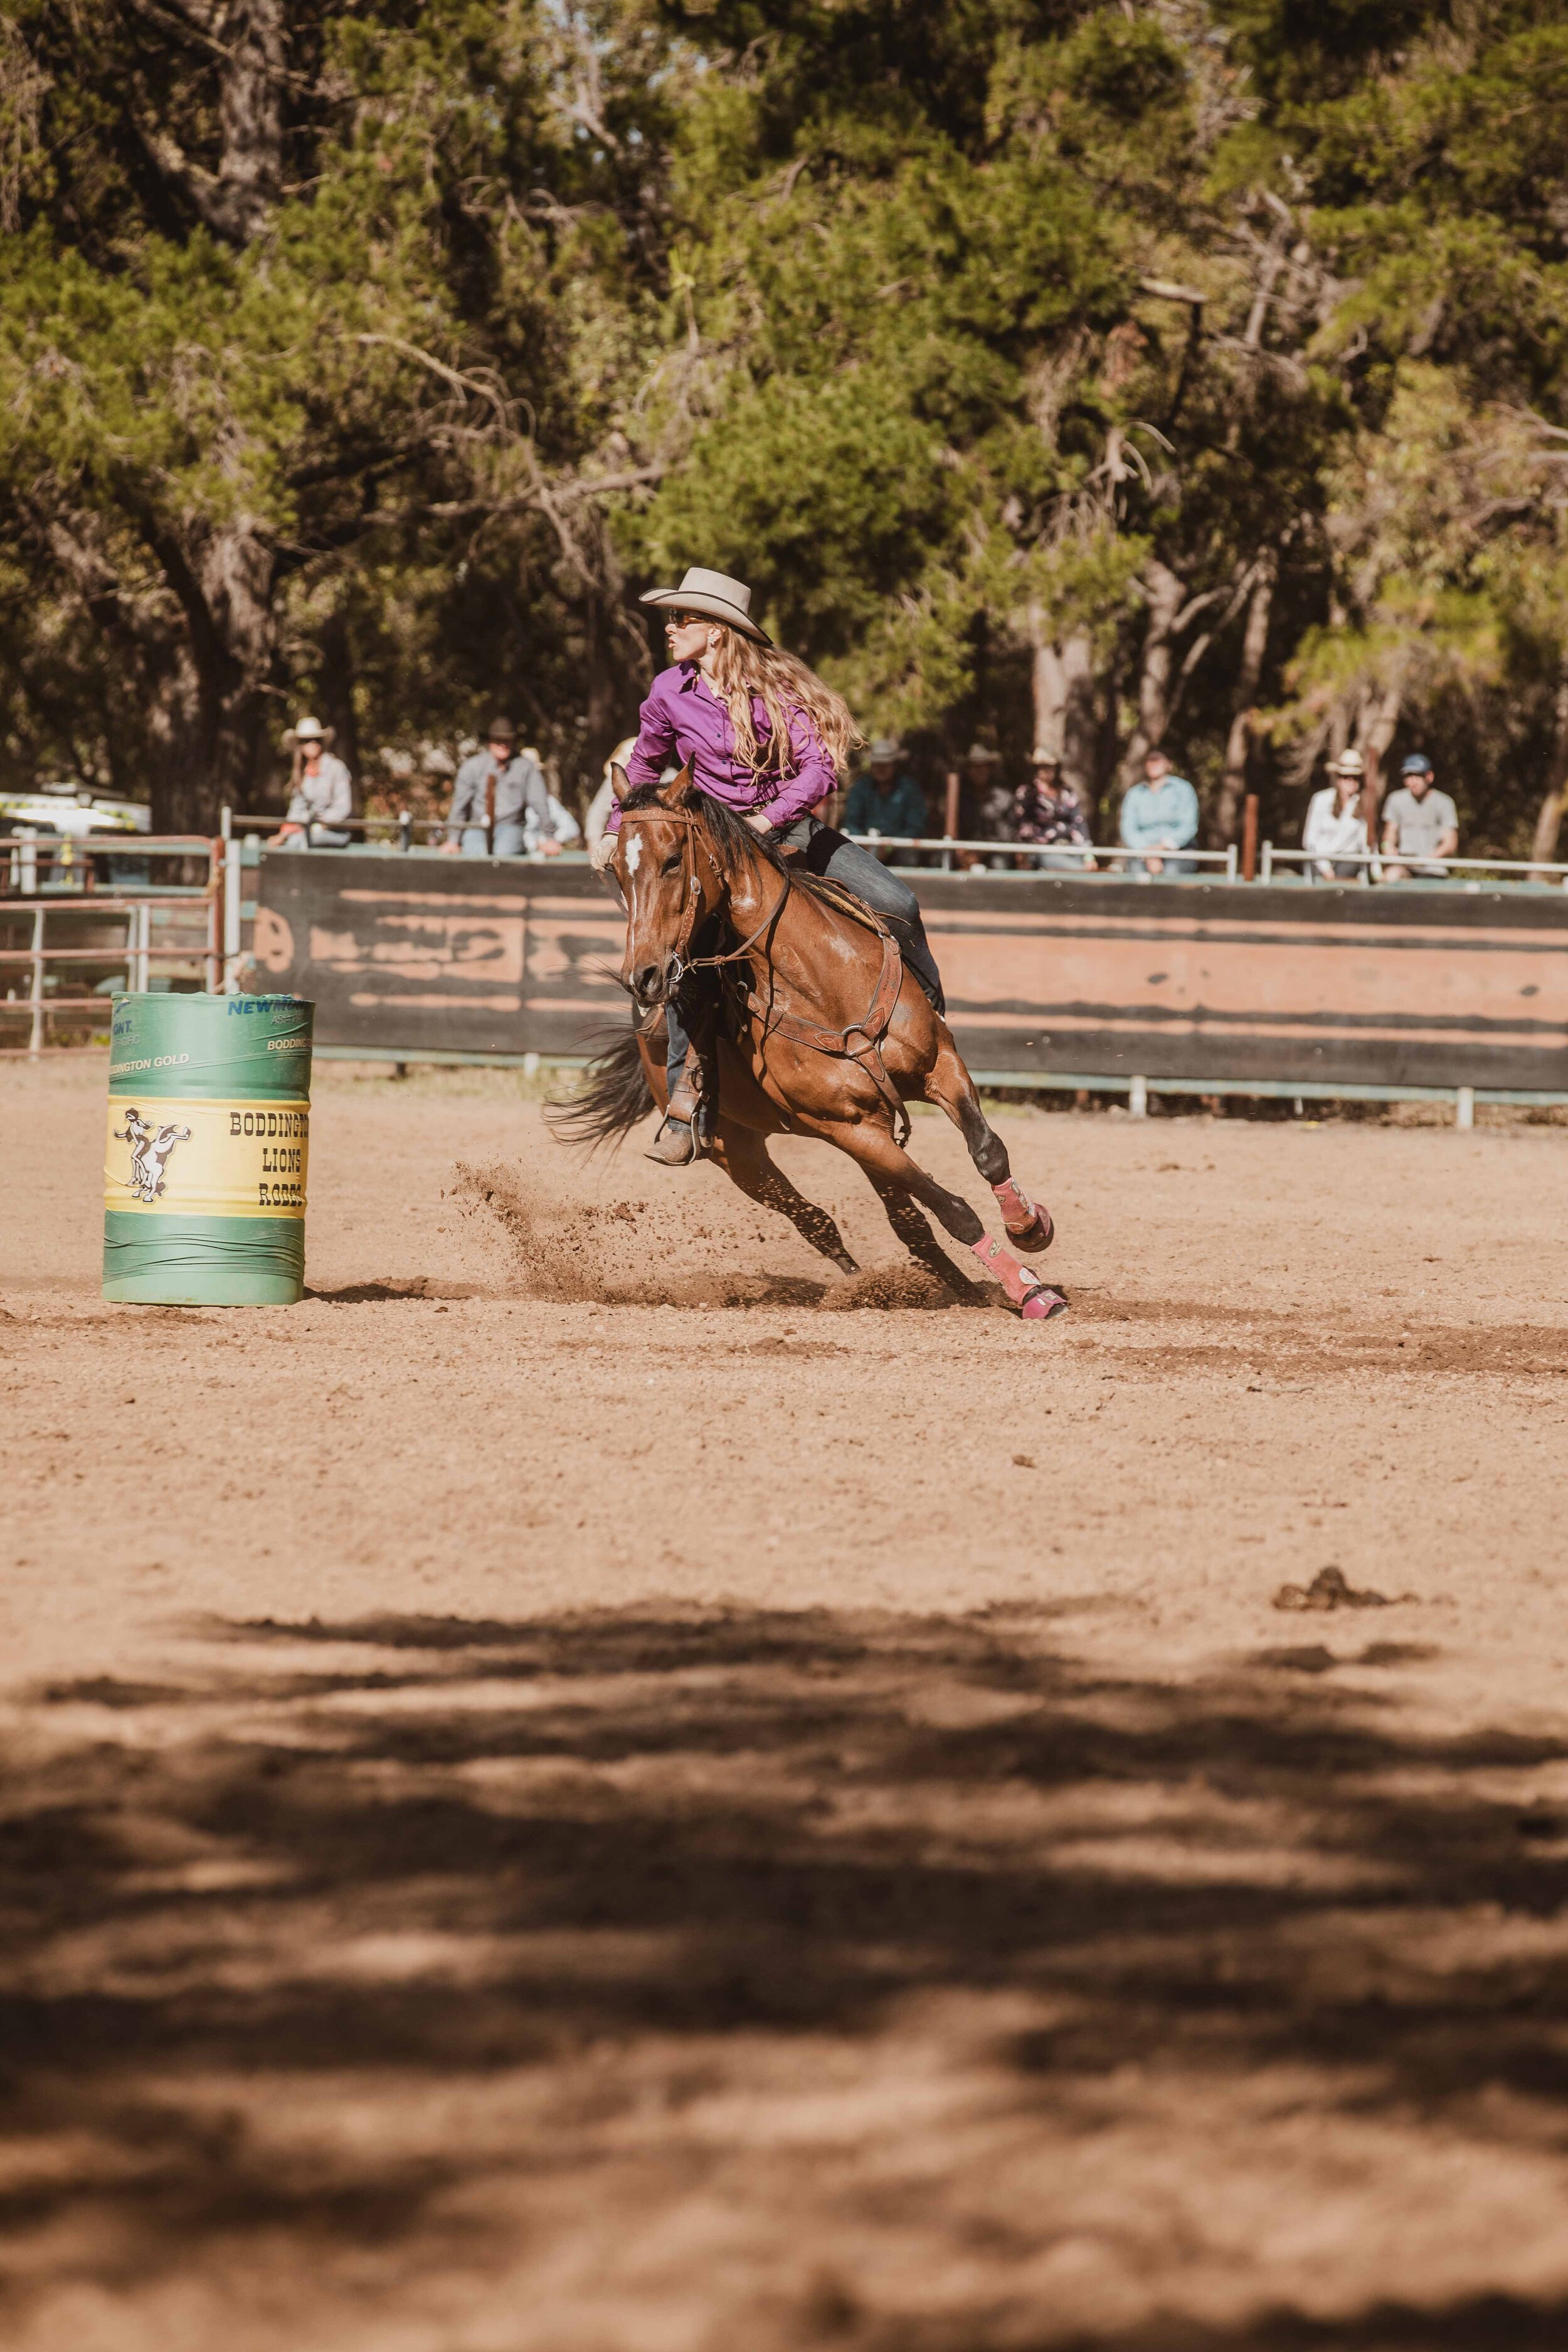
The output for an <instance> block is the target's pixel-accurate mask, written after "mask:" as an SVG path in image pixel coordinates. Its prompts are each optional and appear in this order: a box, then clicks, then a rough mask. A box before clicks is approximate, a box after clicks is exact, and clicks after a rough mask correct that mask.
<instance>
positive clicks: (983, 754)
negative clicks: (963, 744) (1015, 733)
mask: <svg viewBox="0 0 1568 2352" xmlns="http://www.w3.org/2000/svg"><path fill="white" fill-rule="evenodd" d="M963 756H964V759H965V761H967V762H968V763H969V765H971V766H973V765H974V764H975V763H976V762H977V761H982V760H984V761H989V762H990V763H991V764H992V765H993V766H994V765H995V763H996V761H998V760H1000V758H1001V757H1002V754H1001V752H1000V751H993V750H992V749H991V746H990V744H989V743H972V744H971V745H970V747H969V749H968V751H966V752H965V753H964V755H963Z"/></svg>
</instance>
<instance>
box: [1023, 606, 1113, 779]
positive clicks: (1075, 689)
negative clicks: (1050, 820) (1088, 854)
mask: <svg viewBox="0 0 1568 2352" xmlns="http://www.w3.org/2000/svg"><path fill="white" fill-rule="evenodd" d="M1029 619H1030V634H1031V635H1032V637H1033V639H1034V647H1035V657H1034V688H1035V741H1036V743H1037V744H1039V745H1042V746H1044V747H1046V748H1047V749H1049V750H1050V751H1055V752H1056V754H1057V756H1058V759H1059V760H1060V761H1061V763H1062V773H1063V775H1064V776H1065V777H1066V779H1067V781H1068V783H1070V784H1071V785H1072V786H1073V788H1074V790H1075V791H1076V792H1077V793H1078V795H1079V799H1080V800H1081V801H1082V803H1083V804H1084V807H1085V808H1086V809H1089V808H1092V807H1093V806H1094V803H1095V798H1096V785H1097V782H1098V779H1097V777H1096V774H1095V719H1096V714H1095V694H1094V648H1093V646H1092V644H1091V642H1090V640H1089V633H1088V631H1087V630H1082V629H1079V630H1074V631H1072V632H1071V633H1070V634H1069V635H1067V636H1065V637H1060V638H1057V639H1055V640H1053V639H1051V638H1050V637H1048V636H1047V635H1046V630H1045V625H1044V618H1043V615H1042V614H1040V613H1039V611H1038V608H1035V609H1034V610H1032V611H1031V613H1030V616H1029Z"/></svg>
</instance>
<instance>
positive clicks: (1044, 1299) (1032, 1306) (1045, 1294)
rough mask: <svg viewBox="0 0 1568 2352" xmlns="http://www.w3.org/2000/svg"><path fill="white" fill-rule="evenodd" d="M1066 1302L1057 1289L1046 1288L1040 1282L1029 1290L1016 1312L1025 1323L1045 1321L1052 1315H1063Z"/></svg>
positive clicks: (1065, 1311) (1065, 1310) (1065, 1309)
mask: <svg viewBox="0 0 1568 2352" xmlns="http://www.w3.org/2000/svg"><path fill="white" fill-rule="evenodd" d="M1067 1304H1068V1303H1067V1300H1066V1299H1065V1298H1064V1297H1062V1294H1061V1292H1060V1291H1059V1290H1047V1288H1046V1286H1045V1284H1044V1283H1043V1282H1042V1283H1041V1284H1040V1285H1039V1286H1038V1288H1037V1289H1035V1290H1031V1291H1030V1293H1029V1295H1028V1297H1027V1298H1026V1299H1025V1301H1024V1304H1023V1306H1022V1307H1020V1308H1019V1309H1018V1312H1019V1313H1020V1315H1022V1317H1023V1318H1024V1320H1025V1322H1026V1323H1047V1322H1048V1321H1049V1320H1050V1318H1051V1317H1052V1316H1053V1315H1065V1314H1066V1313H1067Z"/></svg>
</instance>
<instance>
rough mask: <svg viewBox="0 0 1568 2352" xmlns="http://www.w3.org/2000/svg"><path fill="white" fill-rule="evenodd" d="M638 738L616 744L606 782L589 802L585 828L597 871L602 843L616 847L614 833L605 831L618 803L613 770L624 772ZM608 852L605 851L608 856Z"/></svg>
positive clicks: (633, 737) (630, 737) (589, 851)
mask: <svg viewBox="0 0 1568 2352" xmlns="http://www.w3.org/2000/svg"><path fill="white" fill-rule="evenodd" d="M636 750H637V737H636V736H635V735H626V736H624V737H623V738H622V740H621V741H620V742H618V743H617V744H616V748H615V750H614V751H612V752H611V754H610V756H609V758H608V759H607V760H606V761H605V776H604V782H602V783H601V784H600V786H599V789H598V791H597V792H596V793H595V794H594V797H593V799H592V800H591V801H590V802H589V803H588V814H587V815H586V817H585V818H584V821H583V822H584V833H585V835H586V836H587V845H588V855H589V856H590V857H591V858H592V859H593V861H594V870H595V873H597V872H598V870H599V867H600V866H601V864H602V863H603V862H604V861H603V860H602V859H601V858H600V856H599V854H598V853H599V845H600V843H601V842H602V841H605V840H607V841H608V842H609V844H610V847H611V849H612V850H613V849H614V847H615V835H614V834H606V833H605V824H606V823H607V822H608V819H609V814H610V811H611V810H612V809H613V808H614V807H615V804H616V785H615V778H614V776H613V774H612V772H611V771H612V770H613V769H616V768H619V769H620V770H621V771H622V772H623V773H624V772H625V770H626V761H628V760H629V759H630V758H631V756H632V753H633V752H634V751H636ZM608 854H609V853H608V852H606V853H605V855H606V856H608Z"/></svg>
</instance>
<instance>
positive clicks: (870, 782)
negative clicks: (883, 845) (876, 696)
mask: <svg viewBox="0 0 1568 2352" xmlns="http://www.w3.org/2000/svg"><path fill="white" fill-rule="evenodd" d="M903 756H904V747H903V745H902V744H901V743H895V742H893V741H891V740H889V737H888V736H886V735H879V736H878V737H877V738H876V740H874V741H873V743H872V745H871V757H870V763H869V765H868V768H867V771H866V773H865V774H864V775H863V776H857V777H856V779H855V782H853V783H852V784H851V785H850V787H849V791H848V793H847V796H846V798H845V803H844V814H843V816H842V817H841V818H840V819H839V823H840V824H841V825H842V826H843V828H844V831H845V832H846V833H852V834H862V833H866V834H880V835H882V836H883V837H884V839H885V838H886V837H887V836H888V835H892V837H893V838H894V839H895V840H897V839H898V838H899V837H900V835H910V836H911V837H913V838H914V839H916V840H918V839H919V837H920V836H921V834H923V833H924V832H925V830H926V802H925V794H924V793H922V792H921V788H920V786H919V784H917V783H916V782H915V780H914V778H913V776H911V775H910V772H909V771H908V770H907V769H900V766H899V762H900V760H901V759H902V758H903ZM875 855H876V856H879V857H880V858H881V860H882V863H883V864H884V865H887V864H888V863H889V861H890V860H891V859H893V858H895V857H896V858H897V860H898V862H899V864H900V866H904V865H908V863H909V853H908V852H907V851H896V850H891V849H888V850H881V849H879V850H878V851H876V853H875Z"/></svg>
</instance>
